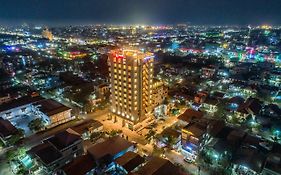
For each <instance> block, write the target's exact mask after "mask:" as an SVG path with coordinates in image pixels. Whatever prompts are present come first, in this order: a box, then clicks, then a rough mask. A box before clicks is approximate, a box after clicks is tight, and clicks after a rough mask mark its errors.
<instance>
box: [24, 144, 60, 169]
mask: <svg viewBox="0 0 281 175" xmlns="http://www.w3.org/2000/svg"><path fill="white" fill-rule="evenodd" d="M28 153H31V154H34V155H36V156H37V157H39V158H40V160H41V161H42V162H43V163H44V164H45V165H49V164H51V163H52V162H55V161H56V160H58V159H60V158H61V157H62V154H61V153H60V152H59V151H58V150H57V149H56V148H54V147H53V146H52V145H51V144H50V143H42V144H40V145H37V146H35V147H33V148H32V149H31V150H29V151H28Z"/></svg>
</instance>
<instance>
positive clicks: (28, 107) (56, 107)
mask: <svg viewBox="0 0 281 175" xmlns="http://www.w3.org/2000/svg"><path fill="white" fill-rule="evenodd" d="M23 115H33V116H37V117H39V118H41V119H42V120H43V121H44V123H45V124H46V127H48V128H50V127H54V126H57V125H59V124H62V123H65V122H67V121H70V120H72V119H74V118H73V117H72V116H71V108H68V107H66V106H64V105H63V104H61V103H59V102H57V101H55V100H52V99H45V98H43V97H41V96H38V95H37V96H25V97H21V98H18V99H14V100H12V101H9V102H7V103H4V104H2V105H1V106H0V117H2V118H4V119H7V120H9V121H12V120H14V119H17V118H18V117H20V116H23Z"/></svg>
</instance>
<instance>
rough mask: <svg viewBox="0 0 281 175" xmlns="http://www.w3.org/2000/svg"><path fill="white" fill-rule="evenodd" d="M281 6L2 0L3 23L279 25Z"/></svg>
mask: <svg viewBox="0 0 281 175" xmlns="http://www.w3.org/2000/svg"><path fill="white" fill-rule="evenodd" d="M1 1H3V0H1ZM279 9H281V1H280V0H267V1H265V0H255V1H253V0H236V1H235V2H229V1H228V0H213V1H212V2H210V1H207V0H196V1H195V0H154V1H153V3H152V2H150V1H149V0H142V1H138V0H136V1H130V0H119V1H116V0H107V1H101V0H99V1H97V0H83V1H78V0H67V1H63V0H48V1H40V0H29V1H22V0H12V1H3V2H1V6H0V24H4V25H16V24H17V25H19V24H22V23H36V24H42V25H80V24H147V25H150V24H178V23H189V24H191V25H248V24H250V25H262V24H270V25H279V24H281V13H280V11H279Z"/></svg>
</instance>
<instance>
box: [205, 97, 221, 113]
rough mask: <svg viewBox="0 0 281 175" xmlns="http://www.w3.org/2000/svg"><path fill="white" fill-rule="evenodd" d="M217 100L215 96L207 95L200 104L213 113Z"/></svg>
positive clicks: (215, 109)
mask: <svg viewBox="0 0 281 175" xmlns="http://www.w3.org/2000/svg"><path fill="white" fill-rule="evenodd" d="M218 103H219V101H218V100H217V99H215V98H211V97H207V98H206V100H205V101H204V102H203V104H202V106H203V108H205V110H206V111H207V112H209V113H214V112H216V111H217V105H218Z"/></svg>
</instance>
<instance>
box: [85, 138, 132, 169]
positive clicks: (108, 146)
mask: <svg viewBox="0 0 281 175" xmlns="http://www.w3.org/2000/svg"><path fill="white" fill-rule="evenodd" d="M134 150H135V145H134V144H133V143H131V142H129V141H127V140H125V139H123V138H122V137H119V136H115V137H111V138H109V139H107V140H106V141H104V142H102V143H98V144H96V145H94V146H92V147H90V148H88V150H87V151H88V154H90V155H91V156H92V157H93V158H94V160H95V162H96V163H97V165H98V166H102V165H109V164H111V163H112V162H113V160H115V159H117V158H118V157H120V156H122V155H124V154H125V153H126V152H128V151H134Z"/></svg>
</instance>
